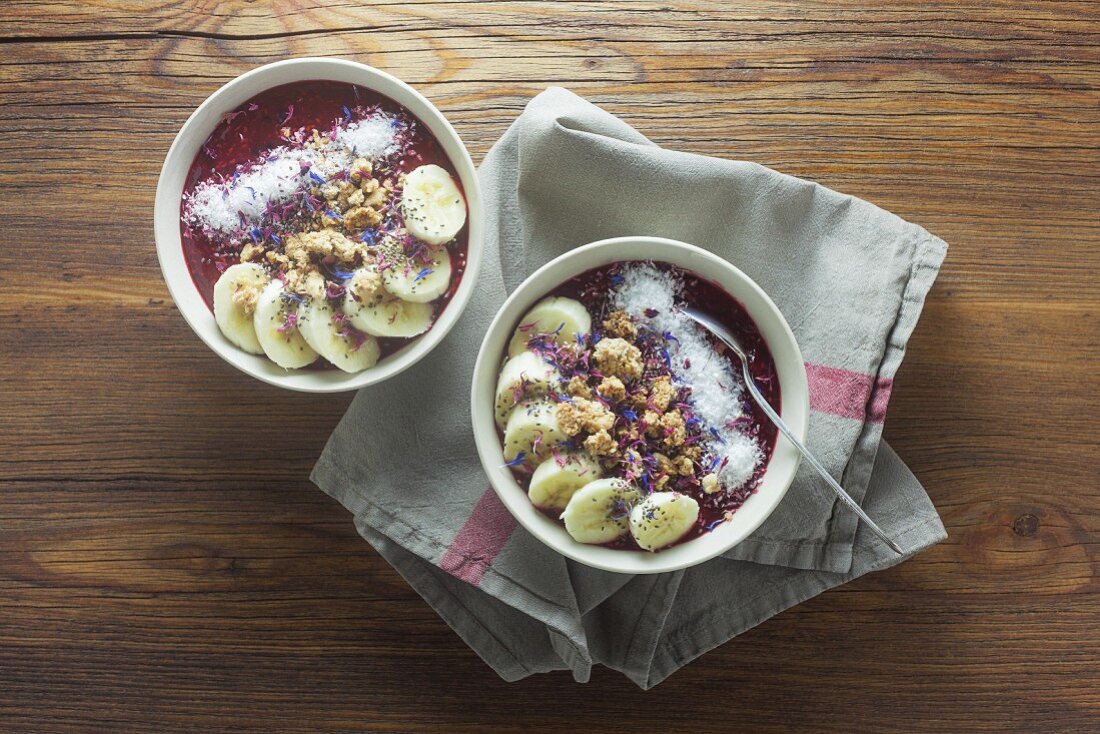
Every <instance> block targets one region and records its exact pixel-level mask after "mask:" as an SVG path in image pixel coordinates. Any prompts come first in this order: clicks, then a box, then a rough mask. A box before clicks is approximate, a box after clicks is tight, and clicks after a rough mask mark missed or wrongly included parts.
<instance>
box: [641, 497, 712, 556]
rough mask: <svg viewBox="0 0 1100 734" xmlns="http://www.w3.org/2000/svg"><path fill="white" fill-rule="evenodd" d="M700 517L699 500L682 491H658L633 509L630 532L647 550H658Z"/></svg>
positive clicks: (680, 536) (681, 533)
mask: <svg viewBox="0 0 1100 734" xmlns="http://www.w3.org/2000/svg"><path fill="white" fill-rule="evenodd" d="M697 519H699V503H698V502H696V501H695V499H694V498H692V497H688V496H687V495H686V494H680V493H678V492H654V493H653V494H651V495H649V496H648V497H646V498H645V499H644V500H642V501H641V502H639V503H638V504H637V505H635V506H634V509H633V510H632V511H631V512H630V534H631V535H633V536H634V542H636V543H637V544H638V546H639V547H641V548H642V549H643V550H647V551H658V550H661V549H662V548H667V547H668V546H670V545H672V544H673V543H675V542H676V541H677V540H679V539H680V538H682V537H684V535H686V534H687V532H688V531H689V530H691V528H692V526H694V525H695V521H696V520H697Z"/></svg>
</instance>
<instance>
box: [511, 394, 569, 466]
mask: <svg viewBox="0 0 1100 734" xmlns="http://www.w3.org/2000/svg"><path fill="white" fill-rule="evenodd" d="M565 439H566V436H565V433H564V432H563V431H562V430H561V427H560V426H558V413H557V405H556V404H555V403H551V402H550V401H549V400H527V401H524V402H522V403H520V404H519V405H517V406H516V407H515V408H513V409H512V412H511V414H510V415H509V416H508V422H507V423H506V424H505V426H504V460H505V461H507V462H509V463H511V462H512V461H514V460H515V459H516V457H518V456H519V455H520V453H521V452H522V453H523V459H522V461H524V462H525V463H527V464H528V465H530V466H534V465H535V464H537V463H538V462H539V461H541V460H542V459H545V458H546V457H547V456H549V455H550V449H551V448H553V447H554V446H557V445H558V444H559V443H561V442H562V441H564V440H565Z"/></svg>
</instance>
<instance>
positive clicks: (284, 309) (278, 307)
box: [252, 280, 317, 370]
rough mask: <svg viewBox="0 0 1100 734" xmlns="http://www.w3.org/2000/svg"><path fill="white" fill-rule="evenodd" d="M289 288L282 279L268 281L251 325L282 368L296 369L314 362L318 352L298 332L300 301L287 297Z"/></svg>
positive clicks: (266, 351) (262, 343) (264, 346)
mask: <svg viewBox="0 0 1100 734" xmlns="http://www.w3.org/2000/svg"><path fill="white" fill-rule="evenodd" d="M286 292H287V291H286V288H285V287H284V286H283V284H282V283H281V282H280V281H278V280H273V281H271V282H270V283H268V284H267V287H266V288H264V290H263V292H262V293H260V299H259V300H258V301H257V302H256V312H255V313H254V314H253V315H252V325H253V326H254V327H255V329H256V338H257V339H258V340H259V342H260V346H261V347H263V350H264V354H266V355H267V358H268V359H270V360H271V361H272V362H274V363H275V364H277V365H279V366H280V367H282V368H283V369H287V370H293V369H298V368H299V367H305V366H306V365H308V364H312V363H313V362H314V361H315V360H316V359H317V352H315V351H313V349H312V347H310V346H309V345H308V344H306V340H305V339H303V338H302V335H301V334H300V333H298V304H297V302H296V301H294V300H290V299H288V298H284V295H285V294H286Z"/></svg>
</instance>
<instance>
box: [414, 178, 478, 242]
mask: <svg viewBox="0 0 1100 734" xmlns="http://www.w3.org/2000/svg"><path fill="white" fill-rule="evenodd" d="M400 206H401V214H402V215H403V216H404V218H405V229H406V230H408V232H409V234H411V235H412V236H413V237H415V238H416V239H418V240H421V241H422V242H427V243H428V244H429V245H443V244H446V243H448V242H450V241H451V240H453V239H454V237H455V235H456V234H458V231H459V230H460V229H462V225H463V224H465V223H466V200H465V199H464V198H463V196H462V192H461V191H460V190H459V188H458V184H456V183H455V181H454V179H453V178H451V174H449V173H447V171H446V170H444V169H442V168H440V167H439V166H437V165H435V164H428V165H426V166H420V167H419V168H414V169H413V170H412V171H410V172H409V174H408V175H407V176H405V185H404V188H403V189H402V191H401V204H400Z"/></svg>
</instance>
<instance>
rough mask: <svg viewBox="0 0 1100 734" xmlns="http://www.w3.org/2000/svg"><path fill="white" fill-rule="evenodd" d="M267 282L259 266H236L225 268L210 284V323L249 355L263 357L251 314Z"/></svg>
mask: <svg viewBox="0 0 1100 734" xmlns="http://www.w3.org/2000/svg"><path fill="white" fill-rule="evenodd" d="M267 281H268V277H267V272H265V271H264V269H263V268H261V267H260V266H259V265H257V264H255V263H238V264H236V265H230V266H229V267H228V268H226V269H225V272H224V273H222V275H221V277H220V278H218V282H217V283H215V284H214V321H216V322H217V323H218V328H219V329H221V332H222V334H224V335H225V338H226V339H228V340H229V341H231V342H233V343H234V344H236V345H237V346H238V347H240V348H241V349H243V350H244V351H246V352H251V353H252V354H263V353H264V349H263V347H262V346H260V341H259V340H258V339H257V338H256V327H255V326H253V324H252V314H253V312H254V311H255V306H256V302H257V300H258V299H259V296H260V292H261V291H262V290H263V288H264V286H265V285H267Z"/></svg>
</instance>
